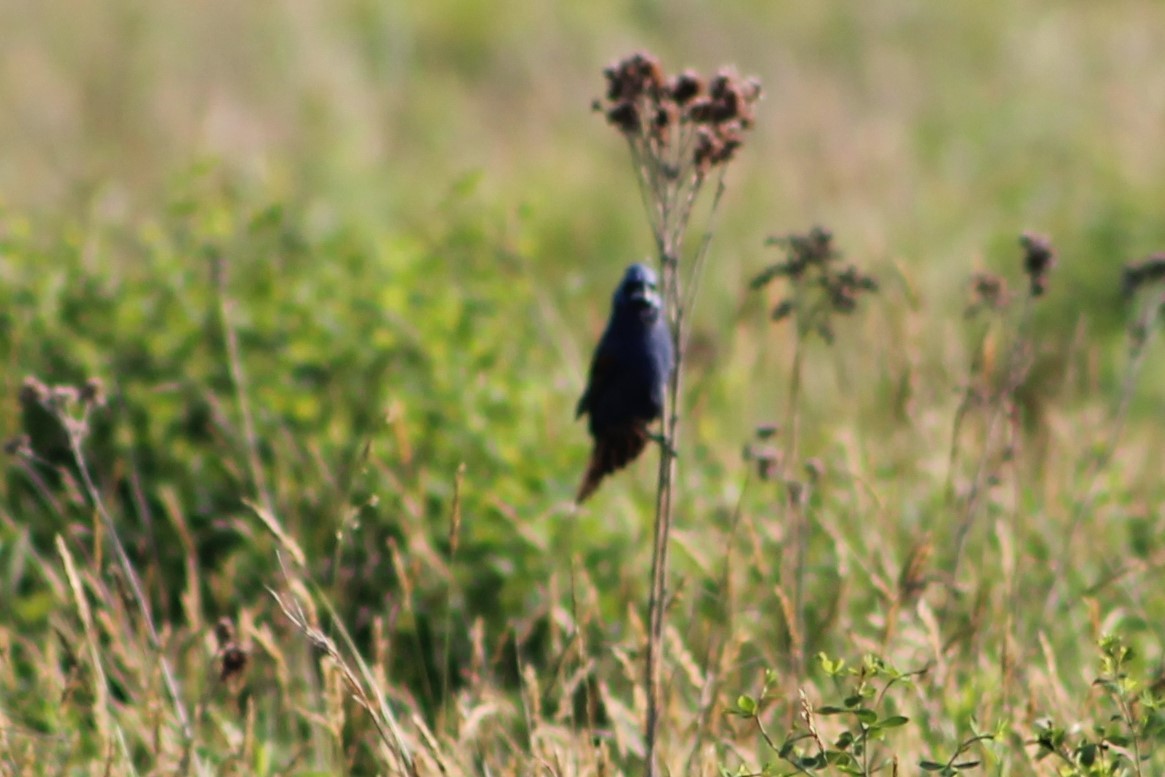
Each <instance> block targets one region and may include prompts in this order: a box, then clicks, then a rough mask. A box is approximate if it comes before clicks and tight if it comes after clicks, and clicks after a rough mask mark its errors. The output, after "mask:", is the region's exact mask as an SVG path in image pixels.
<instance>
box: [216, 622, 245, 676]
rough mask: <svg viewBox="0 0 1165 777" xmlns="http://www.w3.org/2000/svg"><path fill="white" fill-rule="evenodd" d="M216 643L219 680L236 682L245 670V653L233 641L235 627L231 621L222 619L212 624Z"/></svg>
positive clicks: (243, 649)
mask: <svg viewBox="0 0 1165 777" xmlns="http://www.w3.org/2000/svg"><path fill="white" fill-rule="evenodd" d="M214 637H215V641H216V642H218V656H217V657H218V662H219V678H220V679H221V680H223V681H224V682H230V681H232V680H235V681H237V680H238V679H239V678H241V677H242V675H243V672H245V671H246V669H247V660H248V656H247V651H246V649H245V648H243V647H242V646H241V645H240V644H239V643H238V642H236V641H235V627H234V624H233V623H231V619H230V618H227V617H225V616H224V617H222V618H219V619H218V622H217V623H216V624H214Z"/></svg>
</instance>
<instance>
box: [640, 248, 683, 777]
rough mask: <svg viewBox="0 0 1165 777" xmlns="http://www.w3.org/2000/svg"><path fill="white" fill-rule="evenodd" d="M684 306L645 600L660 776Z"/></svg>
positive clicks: (654, 758) (651, 762) (671, 266)
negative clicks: (665, 628) (665, 630)
mask: <svg viewBox="0 0 1165 777" xmlns="http://www.w3.org/2000/svg"><path fill="white" fill-rule="evenodd" d="M660 260H661V261H660V263H661V264H662V265H663V267H662V273H661V280H662V281H663V288H664V293H665V295H666V296H665V299H672V300H679V299H681V297H680V295H679V288H678V285H679V274H678V267H679V262H678V261H677V257H676V256H675V255H674V253H672V252H671V251H670V250H668V249H666V248H665V250H664V251H663V255H662V256H661V257H660ZM683 314H684V310H683V306H682V305H681V304H673V305H671V306H669V308H668V313H667V315H668V318H669V319H670V324H671V327H670V329H671V337H672V349H673V353H674V354H675V364H674V367H673V369H672V373H671V376H670V377H669V379H668V387H667V401H666V403H665V408H664V419H665V423H664V444H663V445H661V446H660V452H659V487H658V488H657V489H656V493H655V530H654V541H653V544H652V554H651V594H650V598H649V599H648V605H647V622H648V635H647V723H646V730H645V732H644V740H645V742H646V747H647V775H648V777H656V775H658V774H659V773H660V771H659V759H658V747H657V745H658V735H659V714H660V709H661V707H662V706H663V688H662V676H663V671H662V670H663V623H664V611H665V610H666V608H667V570H668V546H669V544H670V543H669V539H670V536H671V519H672V496H673V491H674V488H673V484H674V482H675V458H676V454H675V449H676V444H677V442H678V441H679V425H680V413H679V396H680V376H681V374H682V369H681V367H682V363H683V350H682V348H681V347H680V346H681V344H682V342H683V334H684V333H683V326H684V315H683Z"/></svg>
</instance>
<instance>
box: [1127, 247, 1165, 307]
mask: <svg viewBox="0 0 1165 777" xmlns="http://www.w3.org/2000/svg"><path fill="white" fill-rule="evenodd" d="M1163 280H1165V253H1161V254H1153V255H1152V256H1150V257H1148V258H1146V259H1144V260H1142V261H1140V262H1130V263H1128V264H1126V265H1125V269H1124V272H1123V273H1122V275H1121V291H1122V292H1123V293H1124V295H1125V297H1132V296H1133V295H1135V294H1136V293H1137V292H1138V291H1140V290H1141V289H1142V288H1145V287H1146V286H1151V285H1152V284H1154V283H1159V282H1161V281H1163Z"/></svg>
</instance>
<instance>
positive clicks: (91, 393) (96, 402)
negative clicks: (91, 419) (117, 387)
mask: <svg viewBox="0 0 1165 777" xmlns="http://www.w3.org/2000/svg"><path fill="white" fill-rule="evenodd" d="M81 401H82V402H84V403H85V404H87V405H91V406H93V407H103V406H104V405H105V384H104V383H103V382H102V380H101V378H89V380H87V381H85V385H84V386H82V387H81Z"/></svg>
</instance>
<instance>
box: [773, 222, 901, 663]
mask: <svg viewBox="0 0 1165 777" xmlns="http://www.w3.org/2000/svg"><path fill="white" fill-rule="evenodd" d="M767 243H768V244H769V245H775V246H778V247H779V248H781V249H783V250H784V251H785V259H784V261H780V262H777V263H775V264H772V265H770V266H768V267H767V268H765V269H764V270H763V271H762V272H761V273H760V274H759V275H758V276H757V277H755V278H754V279H753V280H752V283H751V286H752V288H753V289H760V288H763V287H765V286H767V285H768V284H770V283H772V282H773V281H775V280H777V279H778V278H784V279H785V280H786V281H787V290H786V296H785V297H784V298H783V299H781V301H780V302H779V303H778V304H777V306H776V307H775V308H774V309H773V312H772V318H773V320H774V321H782V320H784V319H786V318H789V317H792V319H793V323H794V325H795V332H794V343H793V361H792V365H791V367H790V369H789V389H788V399H787V403H786V406H785V428H786V429H787V430H788V434H787V437H786V443H785V451H784V455H783V456H782V457H781V459H780V464H779V465H778V467H777V471H778V474H780V476H781V477H782V478H783V480H784V483H785V486H786V498H785V502H784V511H785V512H784V524H785V525H786V526H788V527H789V536H790V538H791V542H790V543H789V545H788V549H787V552H786V558H785V561H784V563H783V564H782V572H781V586H782V589H783V590H785V591H791V593H792V598H791V601H789V602H788V604H787V605H786V603H785V601H784V600H782V608H783V609H784V610H785V612H786V619H787V621H788V627H789V665H790V668H791V669H792V670H793V671H794V672H800V671H801V670H802V669H803V668H804V657H805V656H804V634H805V570H806V563H807V561H806V559H807V557H808V549H809V529H810V526H809V514H808V512H807V503H808V499H807V492H806V486H805V484H804V483H802V482H801V481H799V480H796V479H794V478H793V477H791V476H789V474H788V473H789V472H790V471H792V468H793V467H795V466H796V464H797V460H798V457H799V451H798V445H799V434H798V426H799V420H800V419H799V415H800V414H799V408H800V403H801V393H802V382H803V372H804V365H805V348H806V345H807V344H808V340H809V338H810V337H812V336H813V335H817V336H819V337H820V338H821V339H822V340H824V341H825V342H826V343H827V344H831V343H832V342H833V340H834V323H833V322H834V318H835V317H837V316H843V315H848V314H850V313H853V312H854V311H855V310H857V305H858V300H859V299H860V298H861V297H862V296H863V295H865V294H869V293H871V292H874V291H877V289H878V282H877V281H876V280H875V279H874V278H873V277H872V276H869V275H866V274H864V273H862V272H861V271H860V270H858V268H857V266H856V265H853V264H850V265H844V264H842V263H841V261H840V260H841V253H840V252H839V251H837V250H836V248H835V247H834V245H833V235H832V233H830V231H829V230H827V229H825V228H823V227H814V228H813V229H811V230H809V232H808V233H806V234H803V235H796V234H794V235H781V236H774V237H771V238H769V240H768V241H767ZM786 570H787V571H786Z"/></svg>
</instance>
